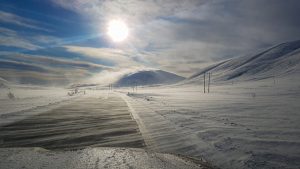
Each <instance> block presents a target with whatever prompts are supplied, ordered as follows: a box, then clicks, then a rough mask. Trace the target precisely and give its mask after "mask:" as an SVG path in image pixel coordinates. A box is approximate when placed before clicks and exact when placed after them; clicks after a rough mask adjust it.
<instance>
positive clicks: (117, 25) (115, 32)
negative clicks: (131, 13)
mask: <svg viewBox="0 0 300 169" xmlns="http://www.w3.org/2000/svg"><path fill="white" fill-rule="evenodd" d="M107 34H108V36H109V37H110V38H111V39H112V40H113V41H114V42H121V41H123V40H125V39H126V38H127V36H128V27H127V25H126V24H125V23H124V22H123V21H122V20H112V21H110V22H109V23H108V27H107Z"/></svg>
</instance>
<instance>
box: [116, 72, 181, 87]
mask: <svg viewBox="0 0 300 169" xmlns="http://www.w3.org/2000/svg"><path fill="white" fill-rule="evenodd" d="M184 79H185V78H184V77H181V76H178V75H176V74H174V73H170V72H166V71H162V70H143V71H138V72H135V73H131V74H127V75H124V76H123V77H121V78H120V79H119V80H118V81H117V82H116V83H115V84H114V85H115V86H134V85H138V86H145V85H154V84H172V83H177V82H179V81H181V80H184Z"/></svg>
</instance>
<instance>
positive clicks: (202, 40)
mask: <svg viewBox="0 0 300 169" xmlns="http://www.w3.org/2000/svg"><path fill="white" fill-rule="evenodd" d="M53 1H54V2H55V3H56V4H58V5H60V6H62V7H64V8H66V9H68V10H73V11H75V12H77V13H79V14H82V15H83V16H86V17H87V18H90V19H91V20H92V21H93V22H94V23H95V24H94V25H95V26H96V27H97V29H99V25H100V26H102V29H103V30H101V29H100V30H101V31H105V24H106V22H107V21H108V20H110V19H112V18H122V19H123V20H125V21H126V22H128V25H129V26H130V33H131V34H130V39H128V40H127V41H128V42H127V43H129V44H132V45H131V46H134V48H136V49H137V50H138V51H139V52H150V53H151V54H150V55H144V56H143V59H146V60H148V61H149V62H152V63H154V64H157V67H160V68H161V69H170V68H171V69H172V71H175V72H177V73H184V74H188V72H189V71H190V72H189V73H190V74H193V73H194V72H192V71H195V69H197V66H198V67H199V69H200V68H201V65H202V64H204V65H205V63H209V62H212V61H216V60H221V59H225V58H229V57H234V56H237V55H241V54H243V53H247V52H250V51H252V50H256V49H258V48H262V47H265V46H268V45H273V44H276V43H281V42H284V41H289V40H294V39H295V38H298V37H300V29H299V27H300V20H299V19H298V18H297V16H298V15H299V14H300V13H299V6H300V3H299V2H298V1H281V0H274V1H272V3H270V2H269V1H264V0H252V1H238V0H229V1H228V0H220V1H209V0H200V1H199V0H190V1H181V0H147V1H139V0H129V1H98V0H90V1H82V0H74V1H68V0H53ZM99 18H100V19H99ZM128 48H130V47H128ZM194 61H197V62H201V64H195V62H194ZM173 65H181V66H185V67H187V68H182V67H179V66H178V67H176V66H173Z"/></svg>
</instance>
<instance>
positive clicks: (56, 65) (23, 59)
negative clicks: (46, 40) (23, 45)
mask: <svg viewBox="0 0 300 169" xmlns="http://www.w3.org/2000/svg"><path fill="white" fill-rule="evenodd" d="M106 70H112V68H110V67H107V66H103V65H99V64H94V63H90V62H85V61H74V60H70V59H61V58H53V57H49V56H41V55H25V54H19V53H7V54H2V56H1V59H0V77H2V78H4V79H7V80H10V81H15V82H22V83H33V84H34V83H36V84H48V85H49V84H64V85H66V84H69V83H79V82H83V81H85V80H86V79H90V78H91V77H93V76H94V75H95V74H97V73H99V72H102V71H106ZM33 79H34V80H33Z"/></svg>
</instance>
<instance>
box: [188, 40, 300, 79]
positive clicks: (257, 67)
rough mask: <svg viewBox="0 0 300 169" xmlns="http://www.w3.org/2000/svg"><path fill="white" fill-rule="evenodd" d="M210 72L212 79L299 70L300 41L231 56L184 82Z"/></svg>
mask: <svg viewBox="0 0 300 169" xmlns="http://www.w3.org/2000/svg"><path fill="white" fill-rule="evenodd" d="M205 72H212V78H213V79H214V81H215V82H216V81H232V80H258V79H265V78H272V77H274V76H275V77H278V76H283V75H289V74H294V73H296V72H298V73H299V72H300V41H293V42H287V43H282V44H279V45H276V46H273V47H271V48H268V49H265V50H262V51H259V52H256V53H254V54H250V55H246V56H243V57H238V58H232V59H229V60H226V61H223V62H220V63H216V64H214V65H211V66H209V67H206V68H204V69H202V70H201V71H199V72H198V73H196V74H194V75H193V76H191V77H190V78H188V79H187V80H186V81H185V83H193V82H199V81H202V80H203V74H204V73H205Z"/></svg>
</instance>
